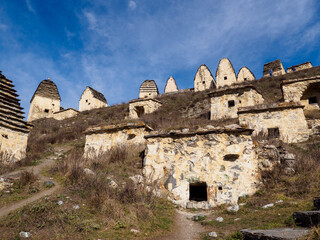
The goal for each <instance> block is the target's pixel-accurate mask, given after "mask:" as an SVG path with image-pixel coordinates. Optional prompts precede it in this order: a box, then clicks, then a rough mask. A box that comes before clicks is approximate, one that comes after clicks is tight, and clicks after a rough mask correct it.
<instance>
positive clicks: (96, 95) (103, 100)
mask: <svg viewBox="0 0 320 240" xmlns="http://www.w3.org/2000/svg"><path fill="white" fill-rule="evenodd" d="M87 88H88V89H89V90H90V91H91V93H92V95H93V97H94V98H96V99H98V100H100V101H102V102H105V103H107V100H106V98H105V97H104V95H103V94H102V93H101V92H98V91H97V90H95V89H93V88H91V87H89V86H88V87H87ZM82 94H83V93H82ZM107 104H108V103H107Z"/></svg>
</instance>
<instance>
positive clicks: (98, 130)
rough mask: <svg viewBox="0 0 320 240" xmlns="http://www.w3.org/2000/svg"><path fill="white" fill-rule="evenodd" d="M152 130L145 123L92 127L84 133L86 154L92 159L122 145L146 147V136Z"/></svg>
mask: <svg viewBox="0 0 320 240" xmlns="http://www.w3.org/2000/svg"><path fill="white" fill-rule="evenodd" d="M152 130H153V129H152V128H150V127H149V126H148V125H146V124H145V123H143V122H135V123H123V124H117V125H109V126H98V127H90V128H88V129H87V130H86V131H85V132H84V134H85V135H86V143H85V147H84V154H85V156H87V157H92V156H95V155H97V154H100V153H104V152H106V151H108V150H110V149H111V148H112V147H116V146H120V145H125V146H129V145H140V144H142V145H145V143H146V140H145V138H144V136H145V135H146V134H149V132H150V131H152Z"/></svg>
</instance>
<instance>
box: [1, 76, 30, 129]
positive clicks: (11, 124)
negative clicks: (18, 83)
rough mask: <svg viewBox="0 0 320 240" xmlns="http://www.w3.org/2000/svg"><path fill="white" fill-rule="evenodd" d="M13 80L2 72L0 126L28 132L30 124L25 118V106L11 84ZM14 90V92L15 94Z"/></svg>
mask: <svg viewBox="0 0 320 240" xmlns="http://www.w3.org/2000/svg"><path fill="white" fill-rule="evenodd" d="M11 83H12V81H11V80H9V79H7V78H6V77H5V76H4V75H3V74H2V73H1V72H0V85H1V86H2V87H1V90H0V102H1V104H0V126H2V127H5V128H9V129H11V130H15V131H19V132H24V133H28V132H29V126H30V125H29V124H27V122H25V121H24V120H23V112H22V111H21V110H22V109H23V108H22V107H21V106H20V103H19V101H20V100H19V99H18V98H17V97H18V94H15V92H16V91H15V90H14V89H13V86H14V85H12V84H11ZM13 92H14V94H13Z"/></svg>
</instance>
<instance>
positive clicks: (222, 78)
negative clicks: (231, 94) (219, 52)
mask: <svg viewBox="0 0 320 240" xmlns="http://www.w3.org/2000/svg"><path fill="white" fill-rule="evenodd" d="M216 80H217V87H218V88H220V87H224V86H230V85H232V84H234V83H236V82H237V79H236V73H235V71H234V68H233V66H232V64H231V62H230V60H229V59H228V58H223V59H221V60H220V62H219V65H218V68H217V72H216Z"/></svg>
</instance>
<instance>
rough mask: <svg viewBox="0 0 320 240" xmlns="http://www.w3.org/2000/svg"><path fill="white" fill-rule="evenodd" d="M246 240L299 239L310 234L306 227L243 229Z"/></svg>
mask: <svg viewBox="0 0 320 240" xmlns="http://www.w3.org/2000/svg"><path fill="white" fill-rule="evenodd" d="M241 233H242V235H243V239H244V240H299V239H304V237H306V236H307V235H309V234H310V229H305V228H298V229H294V228H278V229H269V230H251V229H243V230H241Z"/></svg>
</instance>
